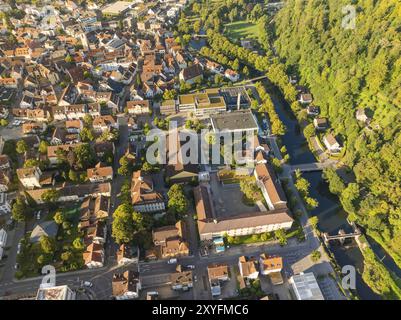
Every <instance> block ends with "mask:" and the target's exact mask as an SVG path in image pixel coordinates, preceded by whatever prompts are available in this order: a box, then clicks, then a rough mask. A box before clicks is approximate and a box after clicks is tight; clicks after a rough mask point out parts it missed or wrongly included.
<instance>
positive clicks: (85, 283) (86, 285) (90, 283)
mask: <svg viewBox="0 0 401 320" xmlns="http://www.w3.org/2000/svg"><path fill="white" fill-rule="evenodd" d="M84 286H85V287H88V288H92V287H93V283H92V282H90V281H85V282H84Z"/></svg>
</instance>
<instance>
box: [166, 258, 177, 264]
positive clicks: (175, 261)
mask: <svg viewBox="0 0 401 320" xmlns="http://www.w3.org/2000/svg"><path fill="white" fill-rule="evenodd" d="M167 263H168V264H175V263H177V259H176V258H171V259H169V260H168V261H167Z"/></svg>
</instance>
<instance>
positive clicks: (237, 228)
mask: <svg viewBox="0 0 401 320" xmlns="http://www.w3.org/2000/svg"><path fill="white" fill-rule="evenodd" d="M194 196H195V207H196V213H197V215H198V230H199V236H200V239H201V240H207V239H212V238H214V237H222V236H225V235H226V234H227V235H228V236H231V237H235V236H246V235H250V234H260V233H265V232H272V231H275V230H278V229H285V230H288V229H290V228H291V226H292V223H293V222H294V219H292V218H291V217H290V215H289V213H288V209H287V208H286V207H283V208H280V209H276V210H272V211H265V212H251V213H243V214H239V215H237V216H232V217H217V216H216V214H215V210H214V206H213V203H212V199H211V194H210V190H209V188H208V186H205V185H200V186H198V187H196V188H194Z"/></svg>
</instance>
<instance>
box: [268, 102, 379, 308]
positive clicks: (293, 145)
mask: <svg viewBox="0 0 401 320" xmlns="http://www.w3.org/2000/svg"><path fill="white" fill-rule="evenodd" d="M272 100H273V103H274V105H275V107H276V111H277V113H278V115H279V117H280V119H281V121H282V122H283V123H284V125H285V126H286V128H287V131H286V134H285V135H284V136H283V137H282V141H283V144H284V145H285V146H286V148H287V151H288V154H289V156H290V163H291V164H292V165H294V164H302V163H311V162H316V158H315V156H314V155H313V154H312V152H311V151H310V150H309V147H308V143H307V141H306V139H305V138H304V136H303V135H302V133H301V132H300V127H299V124H298V121H297V119H296V118H295V117H294V115H293V114H292V113H291V111H289V106H288V105H287V104H286V102H285V101H284V100H283V99H282V98H281V97H279V96H276V95H275V94H272ZM303 176H304V177H305V178H306V179H308V181H309V182H310V185H311V187H310V195H311V197H313V198H315V199H316V200H317V201H318V202H319V206H318V207H317V208H316V209H314V210H312V211H311V214H312V215H316V216H318V217H319V229H320V231H322V232H328V233H329V234H337V232H338V231H339V230H340V229H344V230H345V231H351V230H352V229H351V227H350V225H349V224H348V222H347V220H346V217H347V215H346V213H345V212H344V211H343V210H342V208H341V205H340V203H339V201H338V199H337V197H336V196H335V195H333V194H331V193H330V191H329V188H328V185H327V183H326V181H325V180H324V179H323V178H322V173H321V172H309V173H304V174H303ZM330 251H331V252H332V253H333V255H334V257H335V259H336V261H337V263H338V264H339V265H340V266H341V267H343V266H345V265H352V266H355V268H356V269H357V270H358V271H360V272H361V271H362V270H363V256H362V253H361V252H360V250H359V248H358V245H357V244H356V242H355V240H347V241H346V242H345V244H344V245H340V244H339V243H336V242H333V243H331V244H330ZM356 278H357V279H356V291H357V293H358V296H359V297H360V298H361V299H363V300H379V299H381V297H380V296H379V295H377V294H375V293H374V292H373V291H372V290H371V289H370V288H369V287H368V286H367V285H366V284H365V283H364V282H363V280H362V277H361V275H360V273H359V272H357V277H356Z"/></svg>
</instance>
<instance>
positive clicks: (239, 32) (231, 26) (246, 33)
mask: <svg viewBox="0 0 401 320" xmlns="http://www.w3.org/2000/svg"><path fill="white" fill-rule="evenodd" d="M225 28H226V32H225V35H226V36H227V37H229V38H231V39H234V40H237V39H256V40H257V39H258V38H259V28H258V26H257V25H256V24H254V23H252V22H248V21H237V22H232V23H227V24H226V25H225Z"/></svg>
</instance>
